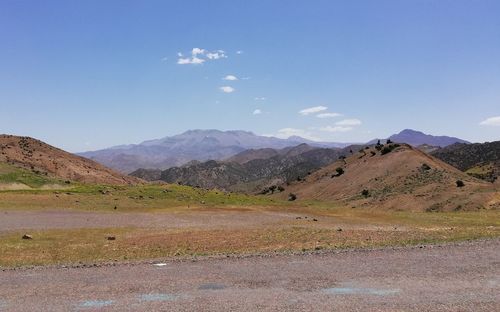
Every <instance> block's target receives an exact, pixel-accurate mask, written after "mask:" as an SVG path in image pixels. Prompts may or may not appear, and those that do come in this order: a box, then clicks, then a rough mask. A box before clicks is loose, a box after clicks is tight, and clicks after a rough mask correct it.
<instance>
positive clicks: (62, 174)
mask: <svg viewBox="0 0 500 312" xmlns="http://www.w3.org/2000/svg"><path fill="white" fill-rule="evenodd" d="M0 163H4V164H7V165H9V166H14V167H18V168H23V169H26V170H29V171H30V172H32V173H35V174H38V175H42V176H47V177H53V178H58V179H62V180H71V181H78V182H84V183H102V184H133V183H138V182H139V181H140V180H139V179H137V178H134V177H129V176H124V175H122V174H120V173H117V172H115V171H113V170H111V169H109V168H106V167H104V166H102V165H100V164H98V163H96V162H94V161H92V160H89V159H86V158H83V157H80V156H75V155H73V154H71V153H68V152H65V151H63V150H61V149H58V148H55V147H53V146H50V145H48V144H46V143H44V142H42V141H39V140H36V139H33V138H29V137H18V136H13V135H0Z"/></svg>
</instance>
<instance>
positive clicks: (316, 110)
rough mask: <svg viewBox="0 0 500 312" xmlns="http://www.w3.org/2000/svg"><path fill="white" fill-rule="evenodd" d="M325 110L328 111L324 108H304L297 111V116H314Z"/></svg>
mask: <svg viewBox="0 0 500 312" xmlns="http://www.w3.org/2000/svg"><path fill="white" fill-rule="evenodd" d="M327 109H328V107H325V106H314V107H309V108H305V109H303V110H301V111H299V114H301V115H304V116H307V115H310V114H316V113H319V112H322V111H325V110H327Z"/></svg>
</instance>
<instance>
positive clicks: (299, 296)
mask: <svg viewBox="0 0 500 312" xmlns="http://www.w3.org/2000/svg"><path fill="white" fill-rule="evenodd" d="M499 259H500V240H498V239H490V240H479V241H474V242H463V243H452V244H445V245H430V246H417V247H404V248H383V249H375V250H350V251H345V252H319V253H312V254H302V255H277V256H251V257H243V258H241V257H229V258H225V257H224V258H223V257H218V258H203V259H201V260H191V261H190V260H186V261H175V260H174V261H172V260H167V261H165V262H161V263H160V262H144V263H135V264H124V263H121V264H115V265H104V266H95V267H94V266H90V267H71V268H64V267H49V268H36V269H18V270H13V269H8V270H4V271H0V279H1V280H2V283H1V284H0V310H1V311H96V310H99V311H498V310H500V297H499V295H498V294H499V293H500V266H499Z"/></svg>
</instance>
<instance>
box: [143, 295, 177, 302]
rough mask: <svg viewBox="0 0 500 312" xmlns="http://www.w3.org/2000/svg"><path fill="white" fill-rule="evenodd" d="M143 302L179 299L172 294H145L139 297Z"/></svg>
mask: <svg viewBox="0 0 500 312" xmlns="http://www.w3.org/2000/svg"><path fill="white" fill-rule="evenodd" d="M139 299H140V300H141V301H173V300H176V299H177V296H176V295H172V294H144V295H141V296H139Z"/></svg>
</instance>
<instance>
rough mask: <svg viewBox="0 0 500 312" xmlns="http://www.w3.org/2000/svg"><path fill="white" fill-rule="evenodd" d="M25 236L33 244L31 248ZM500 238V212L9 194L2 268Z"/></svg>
mask: <svg viewBox="0 0 500 312" xmlns="http://www.w3.org/2000/svg"><path fill="white" fill-rule="evenodd" d="M61 220H62V222H61ZM61 224H63V226H62V225H61ZM24 234H29V235H31V236H32V239H28V240H25V239H22V236H23V235H24ZM110 236H112V237H114V238H115V239H114V240H109V239H108V237H110ZM499 236H500V213H499V212H498V210H479V211H469V212H467V211H456V212H408V211H396V210H380V209H377V208H373V207H372V208H367V207H364V208H353V207H352V206H345V205H342V204H339V203H336V202H326V201H301V202H288V201H280V200H279V199H276V198H273V197H266V196H257V197H256V196H248V195H240V194H234V193H224V192H219V191H205V190H201V189H193V188H189V187H185V186H178V185H142V186H99V185H93V186H89V185H76V186H72V187H71V188H67V189H62V190H18V191H1V192H0V266H1V267H19V266H32V265H50V264H70V265H75V264H76V265H78V264H81V263H84V264H94V263H103V262H115V261H136V260H143V259H157V258H170V257H181V258H184V257H193V256H205V255H222V254H234V255H241V254H255V253H275V252H278V253H287V252H310V251H318V250H325V249H326V250H327V249H345V248H371V247H382V246H405V245H417V244H429V243H435V242H447V241H459V240H469V239H478V238H491V237H499Z"/></svg>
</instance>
